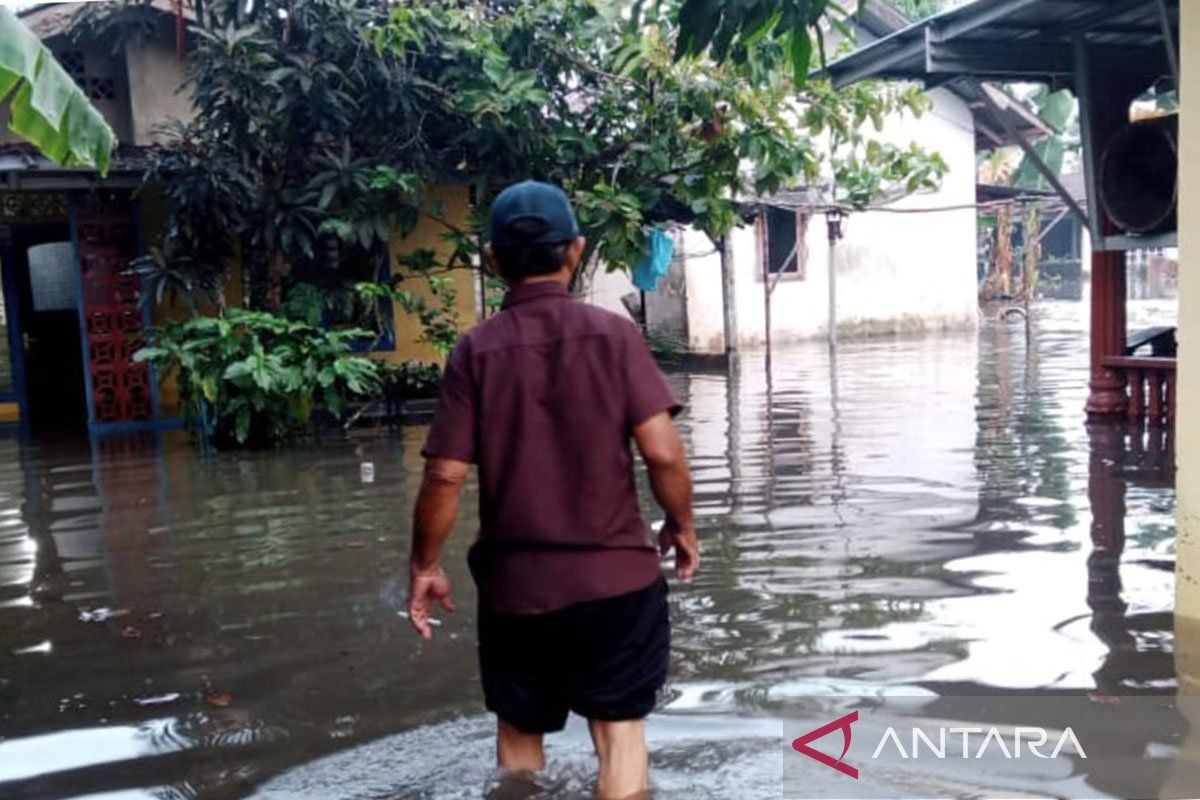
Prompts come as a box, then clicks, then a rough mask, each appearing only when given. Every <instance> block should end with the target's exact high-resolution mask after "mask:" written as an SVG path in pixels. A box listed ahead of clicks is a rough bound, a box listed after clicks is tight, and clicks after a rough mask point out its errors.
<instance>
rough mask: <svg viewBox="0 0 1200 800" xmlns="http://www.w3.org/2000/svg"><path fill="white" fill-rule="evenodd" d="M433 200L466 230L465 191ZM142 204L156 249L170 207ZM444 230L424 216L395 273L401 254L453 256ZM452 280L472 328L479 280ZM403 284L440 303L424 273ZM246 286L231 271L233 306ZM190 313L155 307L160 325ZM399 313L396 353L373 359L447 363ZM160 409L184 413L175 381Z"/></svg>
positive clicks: (438, 192) (145, 198)
mask: <svg viewBox="0 0 1200 800" xmlns="http://www.w3.org/2000/svg"><path fill="white" fill-rule="evenodd" d="M430 200H431V202H435V203H437V204H438V205H439V206H440V208H439V209H438V210H439V211H440V212H441V213H442V214H443V215H444V218H445V219H446V221H447V222H449V223H451V224H454V225H458V226H463V227H465V226H466V224H467V217H468V215H469V214H470V211H471V208H470V195H469V192H468V190H467V188H466V187H463V186H444V187H439V188H437V189H434V190H433V191H432V192H430ZM141 204H142V226H143V232H144V238H145V241H146V244H147V246H148V247H149V246H154V245H156V244H157V243H158V241H159V239H160V237H161V235H162V232H163V230H164V229H165V227H166V224H167V213H166V204H165V203H164V202H163V201H162V199H161V197H160V196H159V195H158V194H157V193H156V192H155V191H154V190H153V189H150V190H147V191H146V192H144V193H143V194H142V196H141ZM445 230H446V228H445V226H444V225H442V224H440V223H439V222H437V221H435V220H433V219H430V218H428V217H422V219H421V221H420V222H419V223H418V224H417V227H416V228H415V229H414V230H413V232H412V233H411V234H410V235H409V236H407V237H406V238H404V239H395V240H393V242H392V265H393V267H392V268H393V274H400V273H398V272H396V270H397V267H396V266H395V265H396V258H397V256H399V255H401V254H403V253H409V252H412V251H414V250H419V249H421V248H433V249H434V250H435V251H436V252H437V253H438V255H439V256H440V257H442V258H448V257H449V255H450V253H451V250H452V248H451V247H450V246H449V245H447V244H446V242H445V241H444V240H443V239H442V233H443V232H445ZM450 277H452V279H453V281H454V288H455V290H456V292H457V295H458V297H457V300H458V313H459V323H460V326H461V327H462V328H464V329H466V328H469V327H471V326H472V325H474V324H475V322H476V314H475V294H476V286H477V281H476V276H475V273H474V272H472V271H471V270H465V269H464V270H456V271H455V272H453V273H451V275H450ZM402 286H403V288H405V289H406V290H408V291H411V292H412V293H413V294H415V295H418V296H421V297H424V298H426V299H427V300H429V302H431V303H434V302H437V301H436V300H434V298H433V295H432V293H431V292H430V291H429V283H428V281H426V279H425V278H424V277H422V276H420V275H410V276H409V277H408V278H407V279H406V281H405V282H404V283H403V284H402ZM242 287H243V284H242V274H241V270H240V269H233V270H230V275H229V278H228V282H227V284H226V288H225V300H226V302H227V303H228V304H229V305H240V304H241V303H242V291H243V288H242ZM213 311H214V309H212V308H202V309H201V312H202V313H213ZM189 313H190V312H189V310H188V308H187V306H186V305H184V304H182V303H180V304H176V305H170V304H163V305H156V306H154V311H153V313H152V319H153V321H154V322H155V323H159V322H165V321H167V320H171V319H176V320H178V319H184V318H186V317H187V316H188V314H189ZM394 313H395V318H394V325H395V330H396V347H395V349H394V350H389V351H382V352H378V353H375V354H373V357H374V358H380V359H384V360H387V361H393V362H403V361H421V362H431V361H432V362H438V363H440V362H441V361H442V359H441V357H440V356H439V355H438V353H437V351H436V350H434V349H433V347H431V346H430V345H428V344H425V343H423V342H420V341H418V340H419V339H420V338H421V334H422V328H421V323H420V320H418V319H417V318H416V317H413V316H409V315H408V314H406V313H405V312H404V310H403V309H401V308H399V307H396V308H395V310H394ZM159 407H160V409H161V413H162V414H163V415H164V416H174V415H176V414H178V412H179V387H178V385H177V384H176V382H175V381H174V380H173V379H171V378H170V377H168V379H167V380H166V381H164V382H163V383H162V384H161V388H160V394H159Z"/></svg>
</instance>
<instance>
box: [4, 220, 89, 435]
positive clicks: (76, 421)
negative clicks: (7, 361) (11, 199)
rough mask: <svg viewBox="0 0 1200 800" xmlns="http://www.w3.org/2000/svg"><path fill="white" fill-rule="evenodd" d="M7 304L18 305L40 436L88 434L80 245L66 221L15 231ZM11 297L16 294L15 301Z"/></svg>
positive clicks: (29, 401) (30, 404)
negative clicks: (78, 262)
mask: <svg viewBox="0 0 1200 800" xmlns="http://www.w3.org/2000/svg"><path fill="white" fill-rule="evenodd" d="M5 255H6V258H5V263H4V269H5V271H10V270H11V273H12V274H11V277H10V278H9V280H7V281H6V282H5V283H6V286H7V287H8V288H9V290H10V296H9V297H8V298H6V299H7V302H8V303H10V304H12V305H14V306H16V308H15V310H16V311H17V314H14V315H12V316H13V317H15V318H16V319H17V320H19V323H18V327H17V332H18V333H19V334H20V336H19V338H18V337H13V345H14V348H15V347H17V346H19V347H20V353H19V354H18V353H16V352H14V353H13V358H14V366H15V361H16V358H18V357H21V358H22V360H23V370H22V371H23V373H24V384H25V385H24V390H25V407H24V409H23V414H24V415H25V416H26V417H27V419H28V422H29V425H30V426H31V427H32V428H33V429H34V431H36V432H38V433H43V434H45V433H79V432H86V430H87V421H88V412H87V388H86V385H85V383H84V376H83V345H82V339H81V336H80V332H79V301H78V295H79V282H78V278H77V276H76V265H75V246H74V244H73V243H72V241H71V230H70V227H69V226H68V225H67V224H66V223H65V222H64V223H53V224H41V225H20V226H14V227H13V228H12V246H11V248H9V249H8V252H7V253H6V254H5ZM11 294H15V295H16V296H15V297H13V296H11Z"/></svg>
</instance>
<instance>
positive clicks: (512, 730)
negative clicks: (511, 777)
mask: <svg viewBox="0 0 1200 800" xmlns="http://www.w3.org/2000/svg"><path fill="white" fill-rule="evenodd" d="M496 721H497V725H496V760H497V762H498V763H499V764H500V769H503V770H508V771H509V772H537V771H538V770H540V769H543V768H544V767H545V766H546V754H545V752H544V751H543V750H542V734H540V733H525V732H524V731H521V730H518V729H517V728H516V727H514V726H512V725H510V724H509V723H507V722H505V721H504V720H502V719H499V718H497V720H496Z"/></svg>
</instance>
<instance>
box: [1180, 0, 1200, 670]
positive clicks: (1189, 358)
mask: <svg viewBox="0 0 1200 800" xmlns="http://www.w3.org/2000/svg"><path fill="white" fill-rule="evenodd" d="M1179 5H1180V11H1181V15H1182V21H1181V31H1180V33H1181V41H1180V47H1179V50H1180V54H1181V57H1182V59H1183V65H1182V66H1183V74H1182V80H1181V84H1182V85H1181V90H1182V92H1181V96H1182V98H1183V104H1182V111H1181V114H1180V121H1179V141H1180V153H1179V157H1180V166H1179V170H1180V172H1179V191H1180V205H1179V376H1178V389H1179V396H1180V398H1181V399H1180V400H1179V402H1178V403H1177V414H1178V418H1177V420H1176V427H1175V436H1176V440H1175V452H1176V454H1177V459H1178V472H1177V474H1176V484H1175V485H1176V491H1177V496H1178V515H1179V516H1178V536H1177V558H1178V561H1177V566H1176V586H1177V602H1176V613H1177V623H1176V625H1177V630H1176V662H1177V666H1178V668H1179V677H1180V685H1181V687H1183V688H1185V689H1187V690H1190V691H1193V692H1194V691H1196V690H1197V689H1200V402H1197V400H1198V399H1200V3H1197V2H1193V1H1192V0H1188V2H1183V3H1180V4H1179Z"/></svg>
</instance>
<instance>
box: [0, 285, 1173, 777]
mask: <svg viewBox="0 0 1200 800" xmlns="http://www.w3.org/2000/svg"><path fill="white" fill-rule="evenodd" d="M1167 311H1168V309H1166V308H1164V307H1162V306H1161V305H1146V304H1139V303H1134V304H1132V305H1131V316H1130V319H1131V322H1130V324H1131V326H1139V325H1145V324H1149V323H1151V322H1154V323H1155V324H1163V323H1162V322H1161V320H1162V319H1164V316H1163V315H1164V314H1165V313H1166V312H1167ZM1084 312H1085V309H1084V308H1083V306H1081V305H1069V304H1050V305H1046V306H1042V307H1041V308H1040V309H1039V315H1038V319H1037V320H1036V326H1037V330H1038V335H1037V336H1036V338H1035V339H1034V341H1033V344H1032V347H1031V348H1027V347H1026V343H1025V341H1024V336H1023V334H1022V328H1021V327H1020V326H1012V327H1007V326H993V325H990V324H987V325H985V326H984V328H983V329H982V330H981V331H980V332H979V335H978V336H977V337H976V336H970V335H954V336H937V337H929V338H924V339H910V340H888V341H877V342H866V343H864V342H845V343H843V345H842V346H841V347H840V348H839V351H838V357H837V361H836V364H831V363H830V360H829V357H828V350H827V348H826V347H825V346H824V345H816V346H803V345H802V346H796V347H792V348H787V349H781V350H779V351H777V352H776V354H775V374H774V379H773V381H772V382H771V384H770V385H769V386H768V384H767V381H766V380H765V377H764V374H763V363H762V358H761V356H760V355H756V354H747V356H746V357H745V358H744V359H743V361H742V362H741V365H740V367H739V368H738V369H737V370H736V371H735V373H734V374H733V375H732V376H731V377H730V376H726V375H724V374H715V373H712V372H703V373H689V372H680V373H675V374H672V375H671V381H672V383H673V385H674V387H675V389H676V391H677V392H678V393H679V395H680V397H681V399H683V400H684V401H685V403H686V405H687V412H686V414H685V415H684V416H682V417H681V418H680V427H681V429H682V431H683V434H684V436H685V439H686V440H687V443H688V448H689V451H690V453H691V455H692V460H693V463H694V464H695V479H696V504H697V513H698V518H699V519H700V520H701V529H702V536H703V544H704V552H705V556H704V558H705V562H704V568H703V570H702V571H701V573H700V574H699V575H698V576H697V578H696V579H695V580H694V581H693V582H692V583H691V584H689V585H687V586H674V587H673V589H672V596H671V603H672V614H673V619H674V621H675V634H674V641H675V655H674V662H673V665H672V671H671V682H670V685H669V686H668V690H667V692H666V695H665V700H664V707H663V711H662V713H660V714H657V715H656V716H654V717H653V718H652V719H651V721H650V735H651V739H652V742H653V745H654V748H655V770H656V771H655V783H656V786H657V788H658V791H659V793H660V795H661V796H663V797H668V798H673V797H680V798H683V797H688V798H692V797H705V796H711V797H738V798H745V800H756V799H757V798H768V797H776V796H778V795H779V791H780V789H779V784H778V781H779V776H780V769H779V763H780V762H779V759H780V758H781V755H780V751H779V747H778V735H779V728H778V725H779V723H778V722H772V721H771V719H770V715H771V714H776V713H781V712H782V710H785V709H786V708H787V707H788V704H789V703H795V702H798V701H800V700H802V699H803V697H804V696H806V695H809V694H829V693H838V692H859V693H869V692H876V691H891V690H897V691H900V690H913V691H916V690H919V691H925V692H966V691H992V692H997V691H1008V690H1012V691H1018V690H1019V691H1022V692H1026V693H1030V692H1038V691H1046V690H1049V689H1052V688H1053V689H1058V688H1070V689H1093V688H1098V689H1101V690H1103V691H1105V692H1110V693H1121V692H1144V691H1166V690H1170V689H1171V687H1172V686H1173V680H1174V671H1173V658H1172V649H1173V640H1172V636H1173V633H1172V623H1171V616H1170V612H1171V607H1172V597H1173V578H1174V576H1173V572H1172V564H1173V560H1174V544H1173V543H1174V520H1173V511H1174V494H1173V491H1172V488H1171V486H1172V482H1173V481H1172V477H1173V476H1172V475H1171V473H1170V466H1169V465H1170V462H1171V454H1170V449H1169V447H1168V446H1167V445H1166V444H1165V443H1162V442H1157V443H1156V442H1154V441H1150V440H1146V439H1141V440H1137V441H1135V440H1134V439H1132V438H1130V437H1129V436H1128V432H1126V431H1122V430H1120V429H1111V430H1110V429H1104V428H1100V429H1093V430H1092V431H1091V434H1090V438H1089V433H1088V432H1087V431H1086V430H1085V428H1084V426H1083V415H1082V408H1083V402H1084V398H1085V395H1086V379H1087V358H1086V352H1087V340H1086V325H1085V324H1084ZM423 434H424V431H423V430H421V429H414V428H409V429H403V430H400V431H396V432H393V433H390V434H389V433H387V432H368V433H362V434H357V435H355V436H353V437H350V438H348V439H334V440H329V441H325V442H322V443H321V444H320V445H319V446H315V447H311V448H298V449H295V450H287V451H280V452H269V453H253V454H246V455H223V456H220V457H217V458H210V459H206V458H200V457H198V456H196V455H195V454H194V453H193V452H192V451H191V449H190V448H189V447H188V445H187V442H186V441H184V440H182V439H180V438H179V437H167V438H165V439H162V440H159V439H155V438H154V437H145V438H142V439H138V440H128V441H127V440H106V441H104V442H100V443H98V444H97V445H96V448H95V449H94V450H93V449H91V448H89V447H88V446H86V445H84V446H73V445H47V444H40V445H35V444H30V443H28V442H26V441H23V440H21V439H19V438H7V439H5V438H0V653H2V654H3V656H0V730H2V731H3V732H4V736H5V737H6V738H5V739H4V740H3V741H0V795H3V796H5V797H9V796H12V797H14V798H32V797H44V796H63V797H66V796H77V795H82V794H87V793H88V792H91V793H93V794H96V793H100V792H109V791H113V792H117V795H114V796H119V795H120V793H121V792H124V791H126V790H127V791H128V792H129V793H131V796H137V795H139V794H140V793H143V792H145V791H152V792H153V793H154V794H155V796H158V797H160V798H161V797H181V798H182V797H188V798H191V797H203V796H222V797H224V796H237V795H244V794H246V793H249V792H251V791H253V789H254V787H256V786H261V796H263V797H287V798H305V797H313V798H316V797H321V798H325V797H331V796H336V797H404V798H414V797H416V798H451V797H466V796H478V795H479V794H480V793H481V792H483V791H484V790H485V789H486V787H488V786H489V785H490V784H491V782H493V780H494V776H493V775H492V774H491V773H490V771H489V768H488V765H489V764H490V763H491V761H492V755H491V746H492V745H491V735H492V734H491V723H490V721H489V719H488V718H487V717H486V716H484V715H483V713H482V705H481V702H480V697H479V684H478V674H477V669H476V665H475V639H474V631H473V620H472V618H471V617H472V615H471V614H470V613H459V614H454V615H448V616H446V617H445V618H444V619H443V620H441V621H442V623H443V624H442V626H441V627H439V629H438V636H437V638H436V639H435V640H434V641H433V642H432V643H421V642H418V641H417V640H416V639H415V638H414V637H413V636H412V635H411V633H410V632H409V631H408V630H407V626H406V623H405V622H404V620H403V619H400V618H399V617H398V616H397V613H396V612H397V611H398V610H399V608H400V607H401V606H402V603H403V594H404V581H403V577H402V576H403V574H404V569H405V564H406V548H407V545H408V536H409V527H408V522H407V520H408V518H409V514H410V510H411V508H410V507H411V501H412V497H413V494H414V491H415V488H416V484H417V481H418V480H419V476H420V458H419V455H418V449H419V444H420V441H421V439H422V437H423ZM367 461H369V462H371V463H372V464H374V468H375V469H374V481H373V482H370V483H365V482H364V481H363V479H362V475H363V471H362V469H361V465H362V463H363V462H367ZM641 480H642V481H643V488H645V484H644V476H643V477H642V478H641ZM1089 498H1091V499H1092V500H1094V501H1096V502H1097V505H1095V506H1093V505H1092V503H1091V502H1090V501H1089ZM1121 498H1123V500H1122V501H1121V502H1120V503H1116V502H1108V501H1109V500H1110V499H1121ZM475 502H476V498H475V495H474V491H473V490H471V489H469V490H468V497H467V498H466V499H465V502H464V508H466V509H470V508H473V506H474V504H475ZM646 507H647V510H648V512H650V513H652V514H653V513H654V512H653V509H652V507H651V506H650V504H649V502H648V501H647V506H646ZM474 522H475V521H474V519H472V518H471V517H470V515H469V514H468V516H467V517H466V518H464V519H463V520H462V522H461V523H460V525H459V526H458V528H457V530H456V535H455V536H454V537H452V539H451V543H450V549H449V552H448V554H447V564H448V568H449V571H450V574H451V577H452V579H453V580H454V582H455V585H456V588H457V591H458V593H459V595H460V596H459V603H460V606H462V607H465V608H469V607H470V606H471V604H472V602H473V594H472V588H471V585H470V581H469V577H468V576H467V573H466V570H465V564H464V562H465V558H464V555H465V548H466V546H467V544H468V543H469V541H470V539H471V535H472V533H473V528H474ZM99 608H106V609H110V610H113V611H116V610H120V611H123V612H126V613H124V614H122V615H120V616H114V617H108V618H105V619H103V620H98V621H92V622H84V621H81V620H80V612H81V610H95V609H99ZM1030 653H1036V654H1037V658H1036V659H1034V658H1026V657H1022V656H1023V655H1025V654H1030ZM164 698H169V699H164ZM147 701H153V702H147ZM551 757H552V759H553V761H554V767H553V769H552V770H551V771H550V772H549V773H548V774H547V775H546V776H543V777H541V778H539V780H538V783H537V784H536V785H533V786H525V787H520V786H506V787H500V788H499V789H497V791H499V792H501V794H500V795H497V796H513V797H516V796H554V797H560V796H565V797H572V796H581V797H582V796H587V793H588V792H589V791H590V781H591V780H592V778H591V756H590V754H589V748H588V745H587V740H586V734H585V732H584V730H583V728H582V727H581V726H580V725H579V723H578V722H577V721H573V722H572V724H571V727H570V729H569V730H568V732H567V733H566V734H564V735H563V736H561V737H555V738H554V739H553V740H552V744H551ZM306 762H311V763H306ZM5 769H7V770H8V771H7V772H4V770H5ZM147 787H149V788H147ZM522 792H524V794H522ZM505 793H507V794H505ZM539 793H540V794H539ZM143 796H144V795H143Z"/></svg>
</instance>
